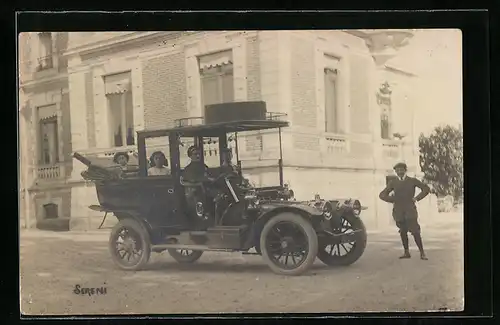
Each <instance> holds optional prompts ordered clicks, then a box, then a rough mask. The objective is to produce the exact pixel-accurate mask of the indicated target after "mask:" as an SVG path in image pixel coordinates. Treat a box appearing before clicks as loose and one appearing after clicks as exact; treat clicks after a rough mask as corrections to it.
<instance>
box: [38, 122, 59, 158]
mask: <svg viewBox="0 0 500 325" xmlns="http://www.w3.org/2000/svg"><path fill="white" fill-rule="evenodd" d="M40 133H41V157H40V163H42V164H44V165H50V164H55V163H57V162H58V161H59V159H58V158H59V152H58V151H59V150H58V149H59V148H58V147H59V146H58V138H57V121H56V120H43V121H41V122H40Z"/></svg>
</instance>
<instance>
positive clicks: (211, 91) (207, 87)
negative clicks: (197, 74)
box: [201, 75, 221, 106]
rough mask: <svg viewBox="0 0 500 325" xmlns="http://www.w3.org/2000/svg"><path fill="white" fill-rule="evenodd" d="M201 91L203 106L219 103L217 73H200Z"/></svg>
mask: <svg viewBox="0 0 500 325" xmlns="http://www.w3.org/2000/svg"><path fill="white" fill-rule="evenodd" d="M201 87H202V89H201V91H202V95H203V97H202V102H203V106H206V105H212V104H217V103H220V102H221V100H220V96H219V93H220V91H219V80H218V76H217V75H209V76H205V75H202V77H201Z"/></svg>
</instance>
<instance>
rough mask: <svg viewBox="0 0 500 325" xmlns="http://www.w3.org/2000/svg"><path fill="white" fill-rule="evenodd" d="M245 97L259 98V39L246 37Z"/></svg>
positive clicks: (260, 97) (250, 98)
mask: <svg viewBox="0 0 500 325" xmlns="http://www.w3.org/2000/svg"><path fill="white" fill-rule="evenodd" d="M246 55H247V97H248V100H249V101H253V100H261V99H262V95H261V82H260V55H259V39H258V37H257V36H255V37H249V38H248V39H247V53H246Z"/></svg>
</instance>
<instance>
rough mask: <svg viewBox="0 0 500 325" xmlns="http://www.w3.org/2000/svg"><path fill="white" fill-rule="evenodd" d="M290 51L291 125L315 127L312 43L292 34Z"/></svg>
mask: <svg viewBox="0 0 500 325" xmlns="http://www.w3.org/2000/svg"><path fill="white" fill-rule="evenodd" d="M291 53H292V58H291V65H292V67H291V68H292V82H291V84H292V121H293V125H294V126H301V127H308V128H316V119H317V113H316V95H315V94H316V92H315V84H316V83H315V80H316V79H315V68H314V57H315V56H314V54H315V53H314V44H313V42H312V41H307V40H306V39H303V38H298V37H293V36H292V37H291Z"/></svg>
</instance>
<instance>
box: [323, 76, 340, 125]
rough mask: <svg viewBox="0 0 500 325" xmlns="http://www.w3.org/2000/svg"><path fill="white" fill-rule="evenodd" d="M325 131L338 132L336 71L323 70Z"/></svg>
mask: <svg viewBox="0 0 500 325" xmlns="http://www.w3.org/2000/svg"><path fill="white" fill-rule="evenodd" d="M324 78H325V131H326V132H329V133H338V132H339V118H338V115H339V114H338V96H337V94H338V87H337V70H334V69H325V70H324Z"/></svg>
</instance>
